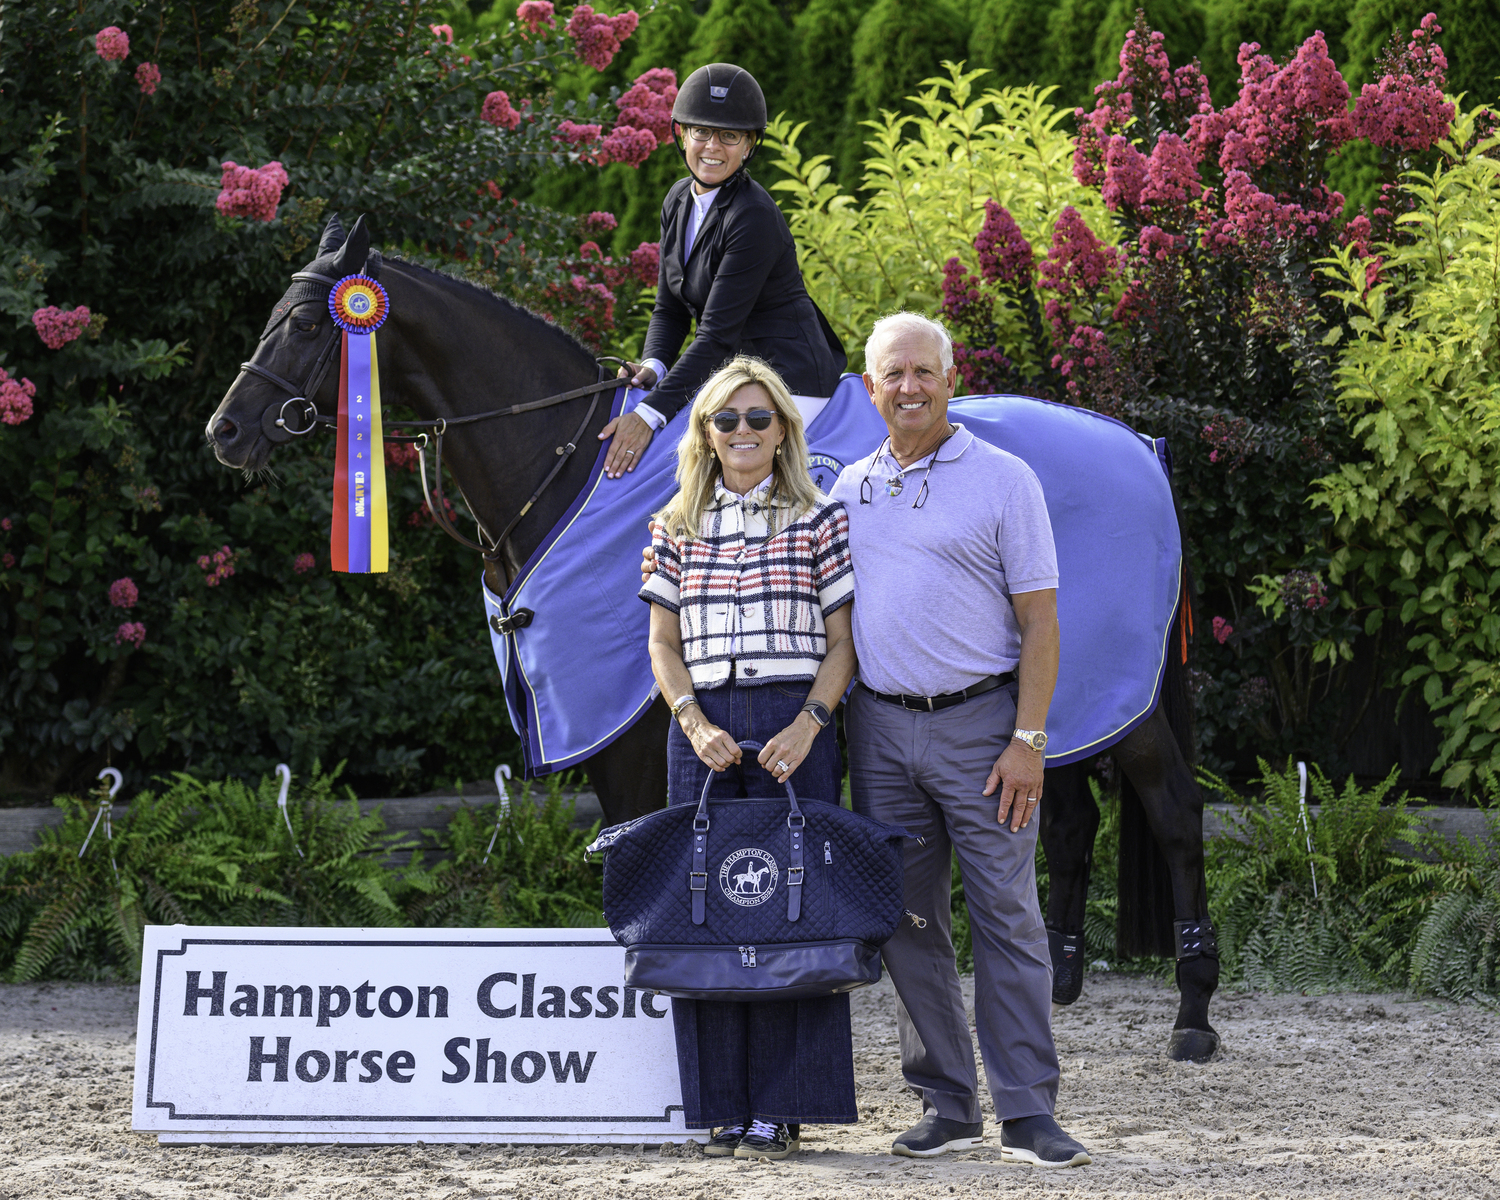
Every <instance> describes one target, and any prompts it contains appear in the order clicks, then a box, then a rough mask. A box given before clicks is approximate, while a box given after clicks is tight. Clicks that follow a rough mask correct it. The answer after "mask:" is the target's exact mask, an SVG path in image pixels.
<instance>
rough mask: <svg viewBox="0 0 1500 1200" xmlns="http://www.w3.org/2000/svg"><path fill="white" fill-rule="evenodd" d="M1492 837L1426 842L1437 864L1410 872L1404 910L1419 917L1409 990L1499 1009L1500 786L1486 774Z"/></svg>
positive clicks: (1431, 836) (1433, 835)
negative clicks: (1480, 1003)
mask: <svg viewBox="0 0 1500 1200" xmlns="http://www.w3.org/2000/svg"><path fill="white" fill-rule="evenodd" d="M1480 782H1481V785H1482V787H1483V795H1484V802H1483V807H1482V811H1483V813H1484V816H1485V823H1486V825H1487V826H1488V829H1487V833H1486V836H1484V837H1480V838H1469V837H1466V836H1464V835H1462V834H1460V835H1458V836H1457V837H1456V838H1453V839H1449V838H1446V837H1444V836H1443V835H1441V834H1437V833H1429V834H1425V835H1424V836H1423V837H1422V839H1421V842H1420V844H1421V846H1422V848H1423V849H1424V850H1426V851H1427V852H1428V853H1429V854H1430V855H1432V856H1433V857H1435V858H1436V859H1437V861H1436V862H1427V863H1421V864H1419V865H1418V866H1416V867H1415V868H1413V870H1412V874H1411V884H1412V888H1413V891H1414V894H1412V895H1410V896H1409V897H1408V899H1407V900H1406V902H1405V903H1404V904H1403V905H1401V906H1399V909H1398V912H1399V914H1400V916H1401V917H1408V916H1417V917H1419V918H1420V924H1419V925H1418V926H1417V930H1416V934H1415V936H1413V937H1412V938H1411V939H1410V960H1409V962H1408V963H1407V966H1406V977H1407V982H1408V984H1409V986H1411V987H1412V988H1413V989H1414V990H1417V991H1423V992H1433V993H1435V994H1437V995H1439V996H1445V997H1447V998H1449V999H1451V1000H1479V1001H1481V1002H1484V1003H1487V1004H1491V1005H1495V1004H1500V995H1497V993H1500V782H1497V780H1496V778H1495V776H1494V775H1492V774H1490V773H1488V772H1481V773H1480Z"/></svg>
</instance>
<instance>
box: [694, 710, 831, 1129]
mask: <svg viewBox="0 0 1500 1200" xmlns="http://www.w3.org/2000/svg"><path fill="white" fill-rule="evenodd" d="M810 687H811V685H810V684H808V683H764V684H759V685H757V686H755V687H743V686H739V685H737V684H734V683H726V684H724V685H723V686H722V687H717V688H710V689H707V690H704V691H700V692H698V703H699V704H700V705H701V706H702V708H703V715H704V716H705V717H707V718H708V719H709V720H710V721H712V722H713V723H714V724H715V725H717V726H719V728H721V729H724V730H726V731H727V732H728V733H729V734H730V736H731V737H733V738H734V739H735V740H736V741H741V742H742V741H756V742H762V743H764V742H767V741H769V740H770V739H771V738H773V737H774V736H775V735H776V734H778V733H780V732H781V731H782V730H783V729H785V728H786V727H787V726H788V725H790V724H791V723H792V722H793V721H794V720H795V719H796V717H797V714H798V713H799V712H800V711H801V710H802V706H803V705H804V704H806V703H807V693H808V691H809V688H810ZM743 755H744V757H743V759H742V761H741V762H740V764H739V765H738V766H733V767H730V768H729V769H728V770H726V771H724V772H722V773H721V774H720V775H718V777H717V778H716V779H715V782H714V789H713V792H712V793H710V795H714V796H740V797H747V798H759V797H771V796H784V795H786V789H785V788H783V787H782V785H781V784H779V783H777V782H776V780H775V779H774V778H773V777H772V776H771V775H770V773H769V772H767V771H765V770H764V769H762V768H761V766H760V764H759V763H757V762H756V752H755V751H752V750H746V751H743ZM709 773H710V772H709V768H708V766H707V765H706V764H705V763H704V762H703V761H702V760H701V759H700V758H699V757H698V756H697V754H695V753H694V752H693V747H692V743H691V742H689V741H688V739H687V735H686V734H684V733H683V732H682V727H681V726H680V725H678V723H677V722H676V721H673V722H672V724H671V727H670V729H669V730H668V733H667V780H668V792H667V795H668V803H669V804H697V803H698V797H699V796H700V795H701V794H702V791H703V781H704V780H705V779H707V778H708V776H709ZM841 775H842V771H841V768H840V764H839V751H838V741H837V739H836V737H835V735H834V731H833V726H832V725H830V726H829V727H828V728H827V729H825V730H823V731H822V732H821V733H820V734H818V736H817V737H816V738H815V739H814V740H813V744H812V748H811V750H809V751H808V756H807V759H806V761H804V762H803V763H802V764H801V765H800V766H798V768H797V770H796V771H795V773H793V775H792V778H791V784H792V788H793V790H794V791H796V793H797V799H798V801H799V802H801V803H806V802H808V801H823V802H826V803H832V804H837V803H838V801H839V792H840V779H841ZM672 1023H673V1026H674V1027H675V1029H676V1034H677V1064H678V1071H679V1073H680V1075H681V1078H682V1099H683V1106H684V1108H685V1110H686V1111H685V1113H684V1117H685V1118H686V1121H687V1124H688V1126H689V1127H690V1128H704V1127H707V1126H713V1125H733V1124H736V1123H737V1122H740V1121H744V1120H745V1119H746V1118H749V1117H759V1118H760V1119H761V1120H764V1121H775V1122H785V1123H787V1124H803V1125H817V1124H833V1125H847V1124H852V1123H853V1122H854V1121H856V1120H858V1116H859V1114H858V1109H857V1108H856V1107H855V1101H854V1050H853V1045H852V1042H851V1039H850V1030H849V997H848V996H847V995H842V996H819V997H817V998H816V999H812V1000H767V1001H755V1002H752V1003H738V1002H731V1001H722V1000H673V1001H672Z"/></svg>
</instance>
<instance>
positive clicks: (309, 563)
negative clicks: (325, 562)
mask: <svg viewBox="0 0 1500 1200" xmlns="http://www.w3.org/2000/svg"><path fill="white" fill-rule="evenodd" d="M317 565H318V562H317V559H315V558H313V556H312V555H311V554H309V553H307V551H305V550H304V551H303V552H302V553H301V554H299V555H297V557H296V558H294V559H293V560H292V570H294V571H296V572H297V574H298V575H306V574H307V573H308V572H309V571H311V570H312V569H313V568H314V567H315V566H317Z"/></svg>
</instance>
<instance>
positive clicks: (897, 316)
mask: <svg viewBox="0 0 1500 1200" xmlns="http://www.w3.org/2000/svg"><path fill="white" fill-rule="evenodd" d="M903 333H925V334H927V335H928V336H929V337H935V338H937V340H938V352H939V353H940V354H941V356H942V360H943V370H944V371H947V370H949V369H950V368H951V367H952V366H953V339H952V338H951V337H949V336H948V331H947V329H945V328H944V327H943V323H942V322H941V321H934V320H933V319H932V318H931V317H924V316H922V314H921V313H914V312H898V313H892V314H891V315H890V316H888V317H881V318H880V320H878V321H876V322H875V328H874V329H872V330H870V336H869V337H868V338H866V339H865V369H866V370H870V368H871V366H872V365H873V364H874V362H875V358H876V354H877V353H878V351H880V350H881V349H883V348H884V346H885V343H886V342H888V341H889V340H890V339H891V338H893V337H896V336H898V335H900V334H903ZM872 374H873V372H872Z"/></svg>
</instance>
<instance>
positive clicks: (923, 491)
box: [859, 433, 953, 508]
mask: <svg viewBox="0 0 1500 1200" xmlns="http://www.w3.org/2000/svg"><path fill="white" fill-rule="evenodd" d="M952 436H953V434H952V433H949V434H948V437H952ZM947 440H948V438H944V439H943V441H942V442H939V443H938V445H937V449H935V450H933V452H932V457H931V458H929V459H928V460H927V468H926V470H924V471H923V472H922V486H921V487H919V488H918V489H917V498H916V499H915V500H913V501H912V502H911V506H912V507H913V508H921V507H923V506H924V505H925V504H926V503H927V477H928V476H929V475H931V474H932V468H933V467H935V466H937V456H938V450H941V449H942V448H943V443H944V442H947ZM890 441H891V439H890V438H886V439H885V441H883V442H881V443H880V449H879V450H877V451H876V452H875V462H879V461H880V460H881V458H882V457H884V455H885V448H886V447H887V446H888V445H890ZM909 470H911V468H910V467H904V468H902V469H901V470H899V471H897V472H896V473H895V474H894V475H892V476H891V477H890V478H889V479H887V480H886V481H885V494H886V495H887V496H890V497H892V498H893V499H894V498H895V497H896V496H899V495H900V494H901V493H902V491H903V490H904V489H905V488H906V472H907V471H909ZM866 488H869V495H866V494H865V489H866ZM874 499H875V485H874V484H872V483H871V482H870V473H869V472H868V471H866V472H865V477H864V478H863V479H861V480H860V481H859V502H860V503H861V504H869V503H870V502H871V501H872V500H874Z"/></svg>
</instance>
